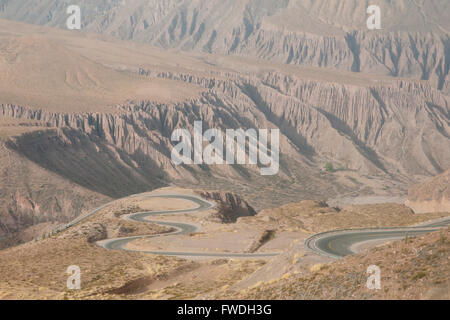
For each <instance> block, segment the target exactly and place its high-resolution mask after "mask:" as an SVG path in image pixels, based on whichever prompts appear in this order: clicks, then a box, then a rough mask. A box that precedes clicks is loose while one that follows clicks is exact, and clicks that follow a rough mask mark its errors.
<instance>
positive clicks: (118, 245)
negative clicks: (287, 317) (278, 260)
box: [94, 194, 278, 258]
mask: <svg viewBox="0 0 450 320" xmlns="http://www.w3.org/2000/svg"><path fill="white" fill-rule="evenodd" d="M143 197H145V198H164V199H182V200H187V201H191V202H194V203H195V204H197V207H195V208H192V209H180V210H169V211H168V210H164V211H146V212H138V213H132V214H129V215H126V216H124V217H123V218H124V219H128V220H132V221H136V222H143V223H155V224H159V225H163V226H168V227H172V228H174V229H175V231H173V232H169V233H162V234H156V235H147V236H133V237H125V238H116V239H106V240H102V241H98V242H97V245H99V246H101V247H103V248H105V249H108V250H123V251H133V252H144V253H151V254H159V255H166V256H183V257H214V258H267V257H273V256H276V255H278V253H227V252H223V253H221V252H184V251H183V252H181V251H151V250H132V249H128V248H126V245H127V244H128V243H129V242H131V241H134V240H137V239H147V238H154V237H169V236H175V235H182V234H188V233H191V232H195V231H198V230H199V227H198V226H197V225H194V224H191V223H181V222H171V221H155V220H147V219H146V218H147V217H151V216H159V215H169V214H170V215H172V214H179V213H190V212H199V211H204V210H208V209H211V208H212V207H214V206H215V204H214V203H212V202H209V201H206V200H204V199H202V198H200V197H197V196H191V195H180V194H158V195H145V196H143ZM103 207H104V206H103ZM98 210H99V209H96V211H95V212H97V211H98ZM95 212H94V213H95Z"/></svg>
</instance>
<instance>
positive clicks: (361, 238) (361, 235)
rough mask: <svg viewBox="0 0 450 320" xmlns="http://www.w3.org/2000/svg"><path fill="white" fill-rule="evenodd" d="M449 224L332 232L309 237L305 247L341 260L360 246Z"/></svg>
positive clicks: (448, 218) (419, 233)
mask: <svg viewBox="0 0 450 320" xmlns="http://www.w3.org/2000/svg"><path fill="white" fill-rule="evenodd" d="M449 224H450V217H447V218H444V219H440V220H439V221H433V222H429V223H425V224H422V225H420V226H415V227H404V228H376V229H360V230H342V231H330V232H324V233H319V234H316V235H313V236H311V237H309V238H308V239H306V241H305V246H306V247H307V248H309V249H311V250H312V251H314V252H316V253H318V254H321V255H324V256H328V257H332V258H338V259H339V258H342V257H345V256H347V255H350V254H354V253H355V252H354V251H353V250H352V247H353V248H354V247H355V246H356V245H358V244H362V243H365V242H369V241H378V242H383V241H389V240H395V239H403V238H405V237H406V236H407V235H408V236H418V235H421V234H425V233H429V232H433V231H437V230H439V229H440V228H442V227H446V226H448V225H449Z"/></svg>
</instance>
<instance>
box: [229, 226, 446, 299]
mask: <svg viewBox="0 0 450 320" xmlns="http://www.w3.org/2000/svg"><path fill="white" fill-rule="evenodd" d="M449 260H450V229H449V228H447V229H446V230H442V231H441V232H435V233H432V234H427V235H424V236H421V237H418V238H410V239H408V240H401V241H396V242H393V243H390V244H387V245H383V246H379V247H376V248H373V249H371V250H370V251H368V252H364V253H360V254H358V255H354V256H349V257H346V258H344V259H342V260H339V261H338V262H334V263H330V264H317V265H314V266H312V267H311V269H310V273H309V274H307V275H305V274H303V275H298V274H285V275H283V276H282V277H281V278H279V279H275V280H272V281H270V282H266V283H259V284H257V285H255V286H254V287H252V288H250V289H245V290H241V291H240V292H235V291H231V290H230V291H228V292H222V293H220V298H226V299H270V300H272V299H295V300H296V299H450V261H449ZM370 265H377V266H378V267H380V269H381V289H380V290H369V289H368V288H367V286H366V282H367V279H368V276H369V275H368V274H367V273H366V271H367V267H368V266H370Z"/></svg>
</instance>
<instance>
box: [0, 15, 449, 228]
mask: <svg viewBox="0 0 450 320" xmlns="http://www.w3.org/2000/svg"><path fill="white" fill-rule="evenodd" d="M0 25H1V26H2V30H3V33H2V34H1V35H0V37H1V38H2V39H3V40H4V41H3V40H2V44H1V46H0V69H1V70H3V71H4V72H2V73H0V77H1V78H2V79H3V80H4V81H2V82H1V84H0V90H1V92H3V93H4V94H2V95H1V98H0V133H1V137H2V144H3V145H4V146H5V148H3V149H2V150H4V151H2V152H4V154H2V156H3V157H7V156H8V154H11V155H13V156H14V157H17V158H19V159H22V158H23V159H24V161H25V159H26V161H29V162H30V163H33V164H34V165H37V166H38V167H40V168H42V169H43V170H44V171H43V172H45V174H47V173H48V174H55V175H57V176H58V177H60V178H61V179H62V181H66V182H67V183H70V184H72V183H75V184H76V185H78V186H80V187H81V188H83V189H84V190H90V191H92V192H94V193H93V195H96V194H102V195H103V196H105V197H112V198H118V197H123V196H126V195H129V194H133V193H139V192H143V191H149V190H152V189H154V188H158V187H162V186H167V185H171V184H176V185H179V186H185V187H188V188H191V187H192V186H193V185H196V186H197V187H202V188H205V189H214V190H220V191H234V192H236V193H238V194H241V195H244V196H245V197H246V198H247V199H249V202H250V204H251V205H252V206H254V207H255V208H256V209H258V210H259V209H262V208H267V207H274V206H277V205H281V204H285V203H287V202H292V201H300V200H304V199H314V200H327V199H331V198H333V197H336V196H338V195H373V194H375V195H384V196H398V195H404V194H406V191H407V188H408V187H409V186H410V185H411V184H413V183H416V182H417V181H418V179H422V178H423V177H424V176H425V177H426V176H431V175H436V174H439V173H441V172H442V171H444V170H445V169H447V168H449V167H450V139H449V138H448V137H449V136H450V124H449V98H448V96H446V95H445V94H444V93H443V92H442V91H440V90H438V89H436V88H435V87H434V86H433V85H432V84H431V83H430V82H429V81H416V80H408V79H398V80H397V79H394V78H391V77H384V76H374V75H367V74H363V73H352V72H345V71H333V70H329V69H318V68H317V69H314V68H310V67H303V66H286V65H285V64H278V63H276V62H267V61H264V60H259V59H255V58H244V57H235V56H231V57H226V56H221V55H209V54H198V53H195V54H194V53H190V54H187V53H176V52H173V51H167V52H165V51H162V50H161V49H158V48H155V47H151V46H148V45H146V44H137V43H133V42H129V41H119V40H115V39H110V38H105V37H103V36H100V35H95V34H94V35H93V34H85V33H78V32H71V31H68V30H59V29H51V28H48V27H39V26H32V25H25V24H21V23H17V22H11V21H6V20H0ZM26 70H31V71H30V72H26ZM195 120H201V121H203V126H204V129H205V130H206V129H207V128H217V129H220V130H223V131H224V130H226V129H228V128H233V129H238V128H242V129H245V130H246V129H249V128H255V129H260V128H267V129H280V133H281V134H280V171H279V173H278V174H277V175H275V176H261V175H260V171H259V169H258V168H257V167H256V166H254V165H234V166H221V165H215V166H202V165H181V166H176V165H175V164H174V163H173V162H172V161H171V157H170V154H171V150H172V147H173V142H172V141H171V140H170V138H171V134H172V132H173V131H174V130H175V129H177V128H183V129H188V130H190V131H191V132H192V129H193V122H194V121H195ZM19 163H20V162H19V161H15V162H12V164H11V165H12V166H17V165H18V164H19ZM325 167H326V169H325ZM14 170H18V169H14ZM5 172H6V173H5V174H6V175H5V176H4V177H5V179H7V180H8V181H16V180H14V179H12V178H11V172H14V171H13V169H8V170H6V171H5ZM18 178H20V177H19V176H18ZM306 182H308V183H306ZM16 185H17V184H16V183H10V184H9V186H10V187H8V188H2V190H1V191H2V193H1V197H2V199H3V203H5V204H7V203H9V201H10V200H8V199H11V198H14V195H15V194H17V193H18V194H21V195H23V196H26V197H29V198H30V201H32V202H33V203H35V206H40V207H49V206H50V204H49V203H48V201H49V200H45V199H44V198H43V197H42V196H38V194H37V193H36V189H35V187H34V186H29V191H28V192H27V193H26V195H24V193H23V191H21V190H19V189H20V188H16V187H14V186H16ZM42 188H43V189H42V190H47V189H46V187H45V185H44V187H42ZM43 192H44V193H46V192H47V191H43ZM41 194H42V193H39V195H41ZM58 197H59V196H56V199H57V201H63V200H62V199H59V198H58ZM64 201H65V200H64ZM64 201H63V202H64ZM2 208H3V210H6V211H1V212H2V218H1V219H6V218H4V216H5V215H9V213H8V214H6V212H9V211H8V209H7V208H8V207H7V205H5V206H3V207H2ZM73 208H75V209H74V211H73V213H70V214H68V215H67V213H64V215H65V216H66V218H67V217H68V216H72V215H76V214H79V213H80V209H77V208H78V207H77V206H74V207H73ZM71 212H72V211H71ZM11 214H12V215H13V216H14V215H18V213H17V212H15V211H14V210H13V212H12V213H11ZM13 219H14V221H16V222H15V224H17V225H21V223H20V222H18V221H22V220H21V219H17V217H15V218H13ZM1 222H2V223H4V221H3V220H1ZM23 227H24V226H22V227H19V229H20V228H23ZM5 230H6V229H5Z"/></svg>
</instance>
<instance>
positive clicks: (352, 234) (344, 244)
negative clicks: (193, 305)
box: [58, 194, 450, 259]
mask: <svg viewBox="0 0 450 320" xmlns="http://www.w3.org/2000/svg"><path fill="white" fill-rule="evenodd" d="M138 196H139V197H144V198H165V199H182V200H187V201H191V202H194V203H195V204H197V207H195V208H190V209H179V210H169V211H167V210H164V211H147V212H138V213H132V214H129V215H126V216H124V217H123V218H124V219H128V220H132V221H136V222H142V223H155V224H159V225H163V226H168V227H172V228H174V229H175V231H173V232H170V233H162V234H156V235H146V236H133V237H124V238H116V239H106V240H102V241H98V242H97V245H99V246H101V247H103V248H105V249H108V250H123V251H133V252H144V253H151V254H159V255H167V256H182V257H215V258H268V257H273V256H276V255H278V254H279V253H227V252H224V253H220V252H184V251H150V250H132V249H127V248H126V245H127V244H128V243H130V242H131V241H134V240H137V239H146V238H153V237H169V236H175V235H183V234H188V233H191V232H196V231H198V230H199V227H198V226H197V225H195V224H192V223H182V222H171V221H155V220H147V219H146V218H148V217H151V216H159V215H172V214H179V213H191V212H199V211H204V210H208V209H211V208H212V207H214V206H215V204H214V203H212V202H209V201H207V200H204V199H202V198H200V197H197V196H193V195H185V194H154V195H133V196H130V197H138ZM113 202H114V201H113ZM110 204H111V203H107V204H105V205H103V206H101V207H99V208H97V209H95V210H93V211H91V212H89V213H87V214H86V215H84V216H81V217H78V218H77V219H75V220H73V221H72V222H70V223H68V224H67V225H65V227H64V228H62V229H60V230H58V231H61V230H64V229H67V228H69V227H71V226H73V225H75V224H78V223H80V222H81V221H83V220H85V219H87V218H88V217H90V216H92V215H94V214H95V213H97V212H98V211H100V210H101V209H103V208H105V207H106V206H108V205H110ZM448 225H450V217H446V218H442V219H439V220H435V221H432V222H427V223H424V224H421V225H418V226H414V227H400V228H371V229H369V228H368V229H352V230H338V231H329V232H323V233H319V234H315V235H313V236H311V237H309V238H308V239H306V240H305V246H306V247H307V248H309V249H310V250H312V251H314V252H315V253H318V254H320V255H324V256H328V257H332V258H337V259H339V258H342V257H344V256H347V255H350V254H354V253H355V251H356V250H354V248H355V247H356V246H357V245H360V244H364V243H369V242H383V241H388V240H395V239H402V238H405V236H406V235H407V234H408V235H409V236H416V235H420V234H424V233H429V232H433V231H437V230H439V229H440V228H442V227H445V226H448Z"/></svg>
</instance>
